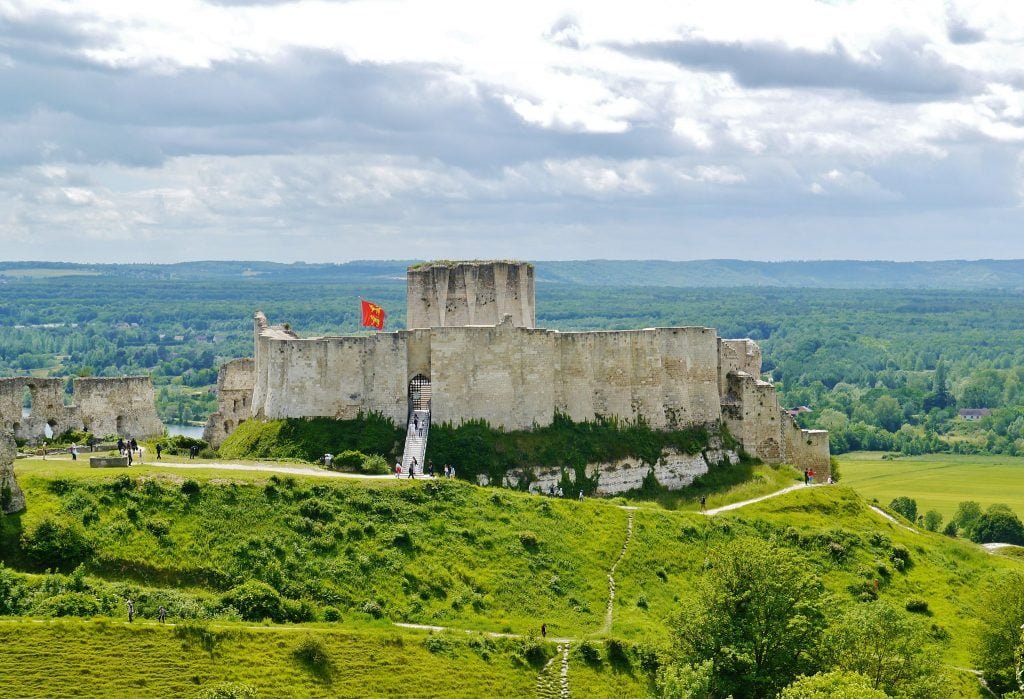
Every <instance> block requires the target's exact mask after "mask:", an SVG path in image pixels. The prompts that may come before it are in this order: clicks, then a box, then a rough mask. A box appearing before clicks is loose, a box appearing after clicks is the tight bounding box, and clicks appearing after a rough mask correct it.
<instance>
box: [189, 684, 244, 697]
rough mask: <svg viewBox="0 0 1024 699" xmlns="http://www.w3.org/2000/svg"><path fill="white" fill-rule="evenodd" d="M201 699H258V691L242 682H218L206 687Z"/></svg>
mask: <svg viewBox="0 0 1024 699" xmlns="http://www.w3.org/2000/svg"><path fill="white" fill-rule="evenodd" d="M199 699H256V690H255V689H253V688H252V687H250V686H249V685H247V684H242V683H241V682H218V683H217V684H215V685H212V686H210V687H204V688H203V689H202V691H201V692H199Z"/></svg>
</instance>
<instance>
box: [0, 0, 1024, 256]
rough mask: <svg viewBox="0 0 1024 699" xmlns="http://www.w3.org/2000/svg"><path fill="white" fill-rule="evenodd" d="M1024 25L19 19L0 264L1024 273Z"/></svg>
mask: <svg viewBox="0 0 1024 699" xmlns="http://www.w3.org/2000/svg"><path fill="white" fill-rule="evenodd" d="M1022 144H1024V3H1021V2H1019V1H1017V0H1007V1H1006V2H999V1H997V0H986V1H985V2H979V3H975V2H961V1H959V0H949V1H946V2H943V1H941V0H940V1H925V0H918V1H914V2H901V1H900V0H864V1H859V0H851V1H842V0H834V1H832V2H823V1H814V0H772V2H763V1H761V0H749V1H745V2H733V1H730V0H713V1H710V2H701V1H688V2H670V1H665V0H662V1H657V2H655V1H650V0H630V2H610V1H607V2H606V1H598V0H583V1H581V2H577V3H571V2H560V1H559V0H542V1H540V2H533V1H532V0H516V2H504V3H499V2H480V1H479V0H464V1H461V0H460V1H456V0H451V1H450V0H426V1H423V2H403V1H398V0H373V1H372V2H362V1H359V0H348V1H342V0H337V1H329V0H300V1H297V2H288V1H274V0H262V1H261V0H206V1H199V0H168V1H167V2H139V1H137V0H121V1H114V0H89V1H88V2H75V1H73V0H0V259H3V260H66V261H79V262H133V261H134V262H180V261H186V260H199V259H244V260H277V261H282V262H290V261H299V260H302V261H307V262H344V261H348V260H353V259H434V258H491V257H494V258H506V257H516V258H523V259H531V260H557V259H593V258H610V259H669V260H688V259H707V258H738V259H750V260H783V259H785V260H800V259H893V260H934V259H979V258H1024V209H1022V197H1024V157H1022V153H1024V151H1022Z"/></svg>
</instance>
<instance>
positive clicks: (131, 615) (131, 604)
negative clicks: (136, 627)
mask: <svg viewBox="0 0 1024 699" xmlns="http://www.w3.org/2000/svg"><path fill="white" fill-rule="evenodd" d="M125 606H126V607H128V621H129V622H132V621H135V603H134V602H132V600H131V598H129V599H128V600H127V602H126V604H125Z"/></svg>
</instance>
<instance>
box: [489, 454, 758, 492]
mask: <svg viewBox="0 0 1024 699" xmlns="http://www.w3.org/2000/svg"><path fill="white" fill-rule="evenodd" d="M723 461H725V462H728V463H730V464H734V463H737V462H738V461H739V457H738V456H737V455H736V453H735V452H732V451H727V450H721V449H709V450H708V451H706V452H704V453H703V454H681V453H679V452H678V451H676V450H674V449H666V450H665V451H664V452H663V453H662V455H661V458H660V459H659V460H658V463H656V464H654V465H653V466H651V465H650V464H645V463H643V462H641V461H640V460H639V459H636V458H628V459H621V460H619V461H614V462H610V463H596V464H587V466H586V468H585V473H586V476H587V478H590V479H593V478H594V477H597V490H596V491H595V495H620V494H622V493H626V492H629V491H631V490H636V489H638V488H641V487H643V483H644V479H645V478H647V476H648V475H649V474H651V473H652V472H653V474H654V478H655V480H657V482H658V483H659V484H661V485H662V486H664V487H666V488H668V489H670V490H678V489H680V488H685V487H686V486H688V485H690V484H692V483H693V481H694V480H695V479H696V478H698V477H699V476H702V475H704V474H705V473H707V472H708V470H709V468H710V467H712V466H715V465H718V464H719V463H722V462H723ZM563 474H564V475H565V476H567V477H568V479H569V480H570V481H571V482H575V480H576V474H575V471H574V470H573V469H571V468H565V469H563V468H560V467H544V468H532V469H531V468H518V469H512V470H510V471H509V472H508V473H507V474H506V475H505V478H504V481H503V482H502V485H503V486H504V487H506V488H519V487H520V486H521V485H522V484H523V483H524V482H525V481H526V480H529V482H530V485H529V488H528V489H529V492H531V493H539V494H541V495H547V494H548V493H550V492H551V490H552V488H554V489H555V490H556V491H557V489H558V487H559V486H560V484H561V482H562V476H563ZM479 480H480V482H481V484H482V485H487V482H486V481H487V479H486V477H483V478H482V479H479Z"/></svg>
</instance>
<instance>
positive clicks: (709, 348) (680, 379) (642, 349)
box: [234, 319, 720, 430]
mask: <svg viewBox="0 0 1024 699" xmlns="http://www.w3.org/2000/svg"><path fill="white" fill-rule="evenodd" d="M257 343H258V344H257V347H258V351H257V353H256V354H257V356H256V360H255V362H254V369H255V371H254V380H255V384H254V388H253V391H252V410H251V412H250V414H251V415H253V416H255V417H258V418H267V419H276V418H285V417H310V416H326V417H336V418H352V417H355V416H356V415H357V414H359V413H360V412H369V411H376V412H380V413H382V414H384V415H386V416H388V417H390V418H391V419H392V420H394V421H395V422H396V423H397V424H404V423H405V420H406V418H407V411H408V405H407V396H408V382H409V380H410V379H412V377H413V376H416V375H417V374H422V375H424V376H425V377H426V378H428V379H429V380H430V382H431V391H432V394H433V402H432V410H433V413H432V419H433V421H434V422H437V423H443V422H451V423H453V424H456V425H457V424H460V423H462V422H464V421H466V420H473V419H483V420H486V421H487V422H489V423H490V424H491V425H494V426H496V427H501V428H503V429H507V430H528V429H531V428H532V427H534V426H535V425H540V426H543V425H547V424H550V422H551V420H552V419H553V417H554V415H555V413H556V412H561V413H565V414H567V415H568V416H569V417H571V418H572V419H573V420H576V421H584V420H593V419H594V418H595V417H597V416H607V417H612V416H615V417H620V418H623V419H627V420H637V419H643V420H645V421H646V422H647V423H648V424H650V425H651V426H652V427H655V428H676V427H683V426H687V425H696V424H701V425H709V424H713V423H716V422H717V421H718V420H719V416H720V411H719V397H718V359H717V338H716V337H715V334H714V331H712V330H709V329H707V328H657V329H649V330H629V331H621V332H595V333H559V332H556V331H550V330H532V329H528V328H520V327H515V326H514V325H513V324H512V323H511V322H510V321H509V320H508V319H506V321H505V322H503V323H501V324H499V325H496V326H469V327H437V328H430V329H428V330H416V331H400V332H396V333H377V334H374V335H370V336H363V337H325V338H315V339H309V340H300V339H293V338H290V337H280V336H279V335H277V334H275V333H274V332H267V333H265V334H262V335H260V336H259V339H258V340H257ZM234 419H235V420H237V419H244V418H242V416H241V415H238V416H236V417H235V418H234ZM235 424H237V422H236V423H235Z"/></svg>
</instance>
